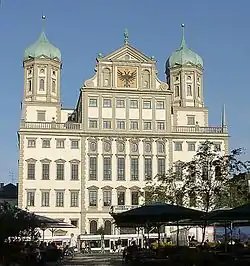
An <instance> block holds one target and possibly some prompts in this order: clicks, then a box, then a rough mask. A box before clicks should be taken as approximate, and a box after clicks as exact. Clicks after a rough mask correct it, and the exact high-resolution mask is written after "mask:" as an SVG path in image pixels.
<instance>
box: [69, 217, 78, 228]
mask: <svg viewBox="0 0 250 266" xmlns="http://www.w3.org/2000/svg"><path fill="white" fill-rule="evenodd" d="M78 222H79V220H78V219H70V223H71V224H72V225H73V226H75V227H78Z"/></svg>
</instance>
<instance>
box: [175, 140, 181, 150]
mask: <svg viewBox="0 0 250 266" xmlns="http://www.w3.org/2000/svg"><path fill="white" fill-rule="evenodd" d="M174 150H175V151H182V142H179V141H177V142H175V143H174Z"/></svg>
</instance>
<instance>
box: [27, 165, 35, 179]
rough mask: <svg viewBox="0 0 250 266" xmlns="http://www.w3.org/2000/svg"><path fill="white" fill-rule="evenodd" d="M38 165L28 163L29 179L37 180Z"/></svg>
mask: <svg viewBox="0 0 250 266" xmlns="http://www.w3.org/2000/svg"><path fill="white" fill-rule="evenodd" d="M35 172H36V165H35V163H28V165H27V179H30V180H35Z"/></svg>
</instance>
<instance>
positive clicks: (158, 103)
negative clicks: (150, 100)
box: [156, 101, 164, 109]
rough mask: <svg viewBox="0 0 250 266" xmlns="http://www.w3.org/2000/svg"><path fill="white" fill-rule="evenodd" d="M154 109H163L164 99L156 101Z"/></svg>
mask: <svg viewBox="0 0 250 266" xmlns="http://www.w3.org/2000/svg"><path fill="white" fill-rule="evenodd" d="M156 109H164V101H157V102H156Z"/></svg>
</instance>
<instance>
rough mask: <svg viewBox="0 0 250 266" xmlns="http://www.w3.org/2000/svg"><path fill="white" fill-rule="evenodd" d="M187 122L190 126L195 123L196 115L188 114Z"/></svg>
mask: <svg viewBox="0 0 250 266" xmlns="http://www.w3.org/2000/svg"><path fill="white" fill-rule="evenodd" d="M187 124H188V125H189V126H194V125H195V116H194V115H187Z"/></svg>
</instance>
